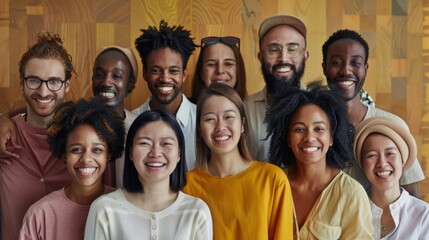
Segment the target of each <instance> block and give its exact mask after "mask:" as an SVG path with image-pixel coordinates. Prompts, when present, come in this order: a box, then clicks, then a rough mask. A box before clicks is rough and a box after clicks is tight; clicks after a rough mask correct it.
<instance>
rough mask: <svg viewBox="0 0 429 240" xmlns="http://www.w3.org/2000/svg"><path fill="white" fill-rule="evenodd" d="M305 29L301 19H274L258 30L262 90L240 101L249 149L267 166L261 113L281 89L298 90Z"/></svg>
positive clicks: (267, 143) (305, 55) (266, 140)
mask: <svg viewBox="0 0 429 240" xmlns="http://www.w3.org/2000/svg"><path fill="white" fill-rule="evenodd" d="M306 37H307V28H306V26H305V24H304V22H302V20H301V19H299V18H297V17H295V16H290V15H276V16H272V17H269V18H267V19H266V20H264V21H263V22H262V24H261V26H260V27H259V48H260V51H259V53H258V59H259V62H260V63H261V70H262V75H263V77H264V80H265V84H266V86H265V87H264V88H263V89H262V90H261V91H259V92H257V93H255V94H253V95H250V96H248V97H247V98H246V99H245V100H244V106H245V108H246V112H247V116H248V121H249V142H250V147H251V148H250V149H251V151H252V154H253V158H254V159H255V160H259V161H264V162H269V159H268V151H269V146H270V138H267V126H266V123H265V122H264V118H265V112H266V110H267V108H268V107H269V106H270V105H271V104H270V101H271V98H272V96H273V95H275V94H276V93H277V92H281V91H282V90H284V89H285V88H289V87H291V86H293V87H299V86H300V85H301V77H302V75H303V74H304V69H305V62H306V61H307V59H308V57H309V54H308V51H307V50H306Z"/></svg>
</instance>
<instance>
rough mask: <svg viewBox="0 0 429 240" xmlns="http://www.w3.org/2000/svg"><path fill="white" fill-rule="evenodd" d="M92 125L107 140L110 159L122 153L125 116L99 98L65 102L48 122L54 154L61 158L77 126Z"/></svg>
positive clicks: (49, 137) (49, 136)
mask: <svg viewBox="0 0 429 240" xmlns="http://www.w3.org/2000/svg"><path fill="white" fill-rule="evenodd" d="M81 124H89V125H91V126H92V127H93V128H94V129H95V131H96V132H97V134H98V136H99V137H100V138H101V139H102V140H103V141H105V142H106V144H107V149H108V152H109V154H110V156H111V160H115V159H116V158H118V157H120V156H121V155H122V151H123V150H124V141H125V129H124V123H123V120H122V118H121V117H120V116H119V115H118V114H117V113H116V112H115V111H111V110H110V109H109V108H107V107H105V106H104V105H103V104H102V102H100V101H99V100H95V99H92V100H89V101H88V100H85V99H81V100H79V101H78V102H77V103H74V102H72V101H68V102H65V103H62V104H61V105H60V106H59V107H58V109H57V110H56V112H55V114H54V117H53V118H52V120H51V121H50V123H49V124H48V130H47V132H48V143H49V146H50V149H51V151H52V153H53V154H54V155H55V156H56V157H58V158H61V157H63V156H64V154H65V153H66V144H67V136H68V134H69V133H70V132H71V131H72V130H73V129H74V128H75V127H76V126H78V125H81Z"/></svg>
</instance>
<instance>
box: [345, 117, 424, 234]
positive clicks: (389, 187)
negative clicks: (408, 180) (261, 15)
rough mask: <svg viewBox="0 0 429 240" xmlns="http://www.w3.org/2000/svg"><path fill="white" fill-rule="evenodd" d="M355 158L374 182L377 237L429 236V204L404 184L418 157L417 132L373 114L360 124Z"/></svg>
mask: <svg viewBox="0 0 429 240" xmlns="http://www.w3.org/2000/svg"><path fill="white" fill-rule="evenodd" d="M353 150H354V154H355V160H356V163H357V165H358V166H359V167H361V168H362V169H363V172H364V173H365V175H366V177H367V178H368V180H369V182H370V183H371V190H370V192H369V197H370V200H371V210H372V224H373V226H374V230H375V231H374V238H375V239H422V240H423V239H429V204H427V203H426V202H424V201H422V200H420V199H417V198H415V197H413V196H411V195H410V194H409V193H408V192H407V191H406V190H405V189H403V188H402V187H400V185H399V179H400V178H401V175H402V173H403V172H404V171H405V170H407V169H408V168H409V167H410V166H411V165H412V163H413V161H414V160H415V159H416V155H417V146H416V142H415V141H414V138H413V136H412V135H411V133H410V132H409V131H408V129H406V128H404V127H403V126H402V125H400V124H398V123H397V122H396V121H394V120H392V119H390V118H386V117H372V118H369V119H366V120H364V121H362V122H361V123H360V124H359V125H358V126H357V127H356V137H355V141H354V147H353Z"/></svg>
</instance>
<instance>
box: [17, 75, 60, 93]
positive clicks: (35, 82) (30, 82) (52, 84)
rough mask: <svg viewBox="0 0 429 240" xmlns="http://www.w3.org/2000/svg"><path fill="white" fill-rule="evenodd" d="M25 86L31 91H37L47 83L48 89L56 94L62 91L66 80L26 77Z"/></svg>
mask: <svg viewBox="0 0 429 240" xmlns="http://www.w3.org/2000/svg"><path fill="white" fill-rule="evenodd" d="M24 81H25V85H26V86H27V87H28V88H29V89H31V90H37V89H39V88H40V86H42V83H46V87H48V89H49V90H51V91H53V92H56V91H58V90H60V89H61V87H62V86H63V84H64V83H65V82H66V80H60V79H50V80H42V79H39V78H36V77H25V78H24Z"/></svg>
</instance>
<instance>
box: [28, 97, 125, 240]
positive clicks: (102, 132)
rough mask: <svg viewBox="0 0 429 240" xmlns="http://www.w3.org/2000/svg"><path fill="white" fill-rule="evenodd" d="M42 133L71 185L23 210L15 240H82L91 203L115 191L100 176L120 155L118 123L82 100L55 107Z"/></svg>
mask: <svg viewBox="0 0 429 240" xmlns="http://www.w3.org/2000/svg"><path fill="white" fill-rule="evenodd" d="M47 132H48V142H49V145H50V148H51V151H52V153H53V154H54V155H55V156H57V157H58V158H60V159H62V160H63V161H64V163H65V164H66V166H67V170H68V172H69V174H70V176H71V179H72V181H71V183H70V185H67V186H65V187H64V188H61V189H60V190H57V191H54V192H52V193H50V194H49V195H47V196H45V197H44V198H42V199H40V200H39V201H38V202H36V203H35V204H33V205H32V206H31V207H30V208H29V209H28V211H27V213H26V215H25V217H24V220H23V226H22V228H21V232H20V239H70V240H72V239H73V240H74V239H83V235H84V230H85V222H86V218H87V216H88V212H89V207H90V205H91V203H92V202H93V201H94V200H95V199H96V198H97V197H99V196H100V195H102V194H105V193H109V192H112V191H113V190H114V189H113V188H111V187H108V186H105V185H104V184H103V183H102V174H103V172H104V170H105V169H106V165H107V162H109V161H110V160H112V159H113V160H114V159H116V158H117V157H118V156H120V155H121V154H122V150H123V148H124V147H123V146H124V134H125V132H124V127H123V121H122V118H121V117H120V116H119V115H118V114H116V112H114V111H111V110H109V109H108V108H106V107H104V106H103V105H102V103H101V102H96V101H86V100H83V99H82V100H79V101H78V102H77V103H74V102H66V103H63V104H62V105H60V106H59V108H58V110H57V111H56V112H55V115H54V117H53V119H52V121H51V122H50V123H49V124H48V130H47Z"/></svg>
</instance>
